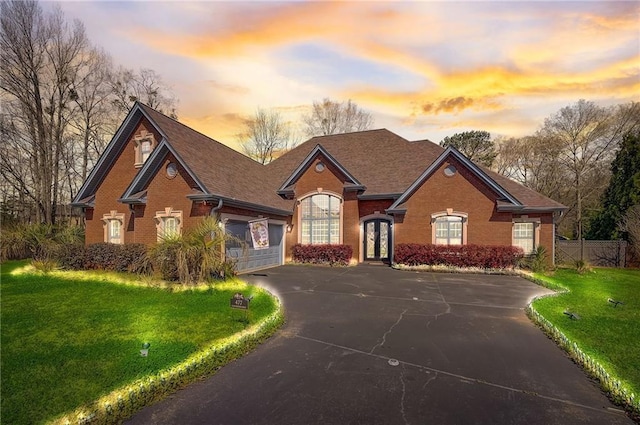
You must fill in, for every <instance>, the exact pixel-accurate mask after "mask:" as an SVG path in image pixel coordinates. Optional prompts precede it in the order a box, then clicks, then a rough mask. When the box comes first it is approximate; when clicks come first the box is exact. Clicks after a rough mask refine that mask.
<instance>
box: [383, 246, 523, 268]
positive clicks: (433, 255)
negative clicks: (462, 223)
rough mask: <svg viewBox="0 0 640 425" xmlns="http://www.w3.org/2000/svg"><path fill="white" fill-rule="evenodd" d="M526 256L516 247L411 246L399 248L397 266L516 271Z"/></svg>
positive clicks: (396, 259)
mask: <svg viewBox="0 0 640 425" xmlns="http://www.w3.org/2000/svg"><path fill="white" fill-rule="evenodd" d="M523 256H524V254H523V252H522V249H520V248H518V247H514V246H486V245H430V244H429V245H422V244H414V243H410V244H399V245H398V246H396V249H395V262H396V263H398V264H405V265H408V266H419V265H430V266H433V265H447V266H454V267H479V268H483V269H506V268H513V267H516V266H517V265H518V262H519V261H520V259H521V258H522V257H523Z"/></svg>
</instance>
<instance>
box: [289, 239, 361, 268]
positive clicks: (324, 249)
mask: <svg viewBox="0 0 640 425" xmlns="http://www.w3.org/2000/svg"><path fill="white" fill-rule="evenodd" d="M291 253H292V256H293V261H295V262H298V263H310V264H329V265H330V266H334V265H341V266H346V265H348V264H349V261H351V255H352V254H353V248H351V246H349V245H302V244H295V245H294V246H293V247H292V248H291Z"/></svg>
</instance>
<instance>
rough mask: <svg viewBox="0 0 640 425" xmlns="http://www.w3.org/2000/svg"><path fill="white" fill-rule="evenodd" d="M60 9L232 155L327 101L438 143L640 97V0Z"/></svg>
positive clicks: (514, 130) (75, 5)
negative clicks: (578, 106) (258, 116)
mask: <svg viewBox="0 0 640 425" xmlns="http://www.w3.org/2000/svg"><path fill="white" fill-rule="evenodd" d="M61 6H62V9H63V11H64V13H65V15H66V16H67V17H69V18H78V19H80V20H81V21H82V22H84V24H85V26H86V29H87V33H88V35H89V37H90V39H91V40H92V41H93V42H94V43H96V44H98V45H100V46H102V47H103V48H104V49H105V50H106V51H108V52H109V53H111V55H112V56H113V58H114V61H115V62H116V63H118V64H122V65H124V66H126V67H129V68H140V67H143V68H152V69H154V70H155V71H157V72H158V73H160V74H161V75H162V76H163V78H164V80H165V82H166V83H167V84H168V85H170V86H171V88H172V90H173V92H174V93H175V95H176V96H177V97H178V98H179V100H180V102H179V105H178V115H179V117H180V121H182V122H184V123H185V124H187V125H189V126H191V127H193V128H194V129H196V130H199V131H201V132H203V133H205V134H207V135H208V136H210V137H212V138H214V139H216V140H219V141H221V142H223V143H226V144H228V145H230V146H232V147H235V148H237V147H238V146H237V143H236V139H235V137H234V134H236V133H237V132H238V131H240V129H241V125H242V117H244V116H249V115H251V114H252V113H253V112H254V111H255V110H256V108H258V107H261V108H276V109H278V110H279V111H281V112H282V114H283V116H285V117H286V119H287V120H291V121H292V122H298V121H299V120H300V118H299V117H300V114H302V113H304V112H305V111H306V110H307V109H308V108H309V106H310V105H311V104H312V102H313V101H314V100H322V99H323V98H324V97H330V98H332V99H334V100H347V99H352V100H353V101H355V102H356V103H357V104H358V105H359V106H360V107H362V108H363V109H365V110H367V111H368V112H370V113H371V114H372V115H373V117H374V119H375V125H374V128H382V127H386V128H388V129H390V130H391V131H394V132H396V133H398V134H399V135H401V136H403V137H405V138H407V139H409V140H417V139H430V140H432V141H434V142H439V141H440V140H442V138H444V137H445V136H447V135H452V134H454V133H456V132H461V131H465V130H474V129H475V130H487V131H489V132H491V133H492V135H494V136H498V135H503V136H523V135H526V134H530V133H532V132H534V131H535V130H536V129H537V128H538V127H539V126H540V125H541V124H542V122H543V121H544V118H546V117H548V116H549V115H550V114H552V113H554V112H556V111H558V110H559V109H560V108H561V107H563V106H567V105H570V104H572V103H574V102H576V101H577V100H579V99H587V100H593V101H595V102H596V103H598V104H601V105H612V104H617V103H623V102H628V101H631V100H640V2H637V1H629V2H611V1H606V2H605V1H589V2H576V1H570V2H537V1H535V2H534V1H530V2H521V1H509V2H379V1H368V2H343V3H337V2H217V1H210V2H157V1H153V2H64V3H61ZM305 139H306V138H305Z"/></svg>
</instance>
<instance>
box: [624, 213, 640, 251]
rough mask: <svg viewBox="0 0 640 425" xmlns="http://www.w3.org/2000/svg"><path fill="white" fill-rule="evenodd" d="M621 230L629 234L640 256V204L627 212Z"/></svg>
mask: <svg viewBox="0 0 640 425" xmlns="http://www.w3.org/2000/svg"><path fill="white" fill-rule="evenodd" d="M620 230H622V231H623V232H627V234H628V235H629V241H630V242H631V244H632V245H633V247H634V249H635V251H636V253H638V254H640V204H636V205H634V206H632V207H631V208H629V209H628V210H627V212H626V213H625V215H624V217H623V218H622V220H621V222H620Z"/></svg>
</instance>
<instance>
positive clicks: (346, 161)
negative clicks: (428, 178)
mask: <svg viewBox="0 0 640 425" xmlns="http://www.w3.org/2000/svg"><path fill="white" fill-rule="evenodd" d="M317 145H321V146H322V148H323V149H324V150H325V151H326V152H330V153H331V156H332V157H333V158H334V159H335V161H336V162H339V163H340V165H341V166H342V168H343V169H345V170H348V172H349V173H350V174H351V176H352V177H357V180H358V182H359V183H360V184H361V185H362V186H364V187H365V190H364V193H362V194H359V195H358V196H359V197H363V198H375V199H389V198H397V197H398V196H400V194H401V193H403V192H404V191H405V189H406V188H407V187H408V186H409V185H410V184H411V183H412V182H413V181H414V180H415V179H416V178H417V177H418V176H419V174H420V172H422V170H424V168H425V167H426V166H427V165H428V164H431V163H432V162H433V161H434V160H435V159H436V158H437V157H438V155H440V153H441V152H442V151H443V148H442V147H440V146H438V145H436V144H434V143H431V142H429V141H420V142H410V141H408V140H406V139H404V138H403V137H401V136H399V135H397V134H395V133H393V132H391V131H389V130H387V129H378V130H366V131H359V132H353V133H343V134H333V135H327V136H316V137H313V138H311V139H309V140H308V141H306V142H304V143H302V144H300V145H298V146H296V147H295V148H294V149H292V150H291V151H289V152H287V153H285V154H284V155H282V156H281V157H279V158H277V159H275V160H274V161H272V162H271V163H269V164H267V165H266V168H267V170H268V171H269V173H270V174H272V175H274V176H276V177H277V180H278V183H277V184H278V185H280V187H281V188H282V187H286V185H283V182H285V181H286V180H288V179H289V178H290V177H291V176H292V175H293V174H294V172H295V170H296V169H297V168H298V167H299V166H300V164H302V163H303V162H304V161H305V160H306V159H307V157H308V156H309V154H310V153H311V152H312V151H313V150H314V149H315V147H316V146H317ZM276 187H278V186H276Z"/></svg>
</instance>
